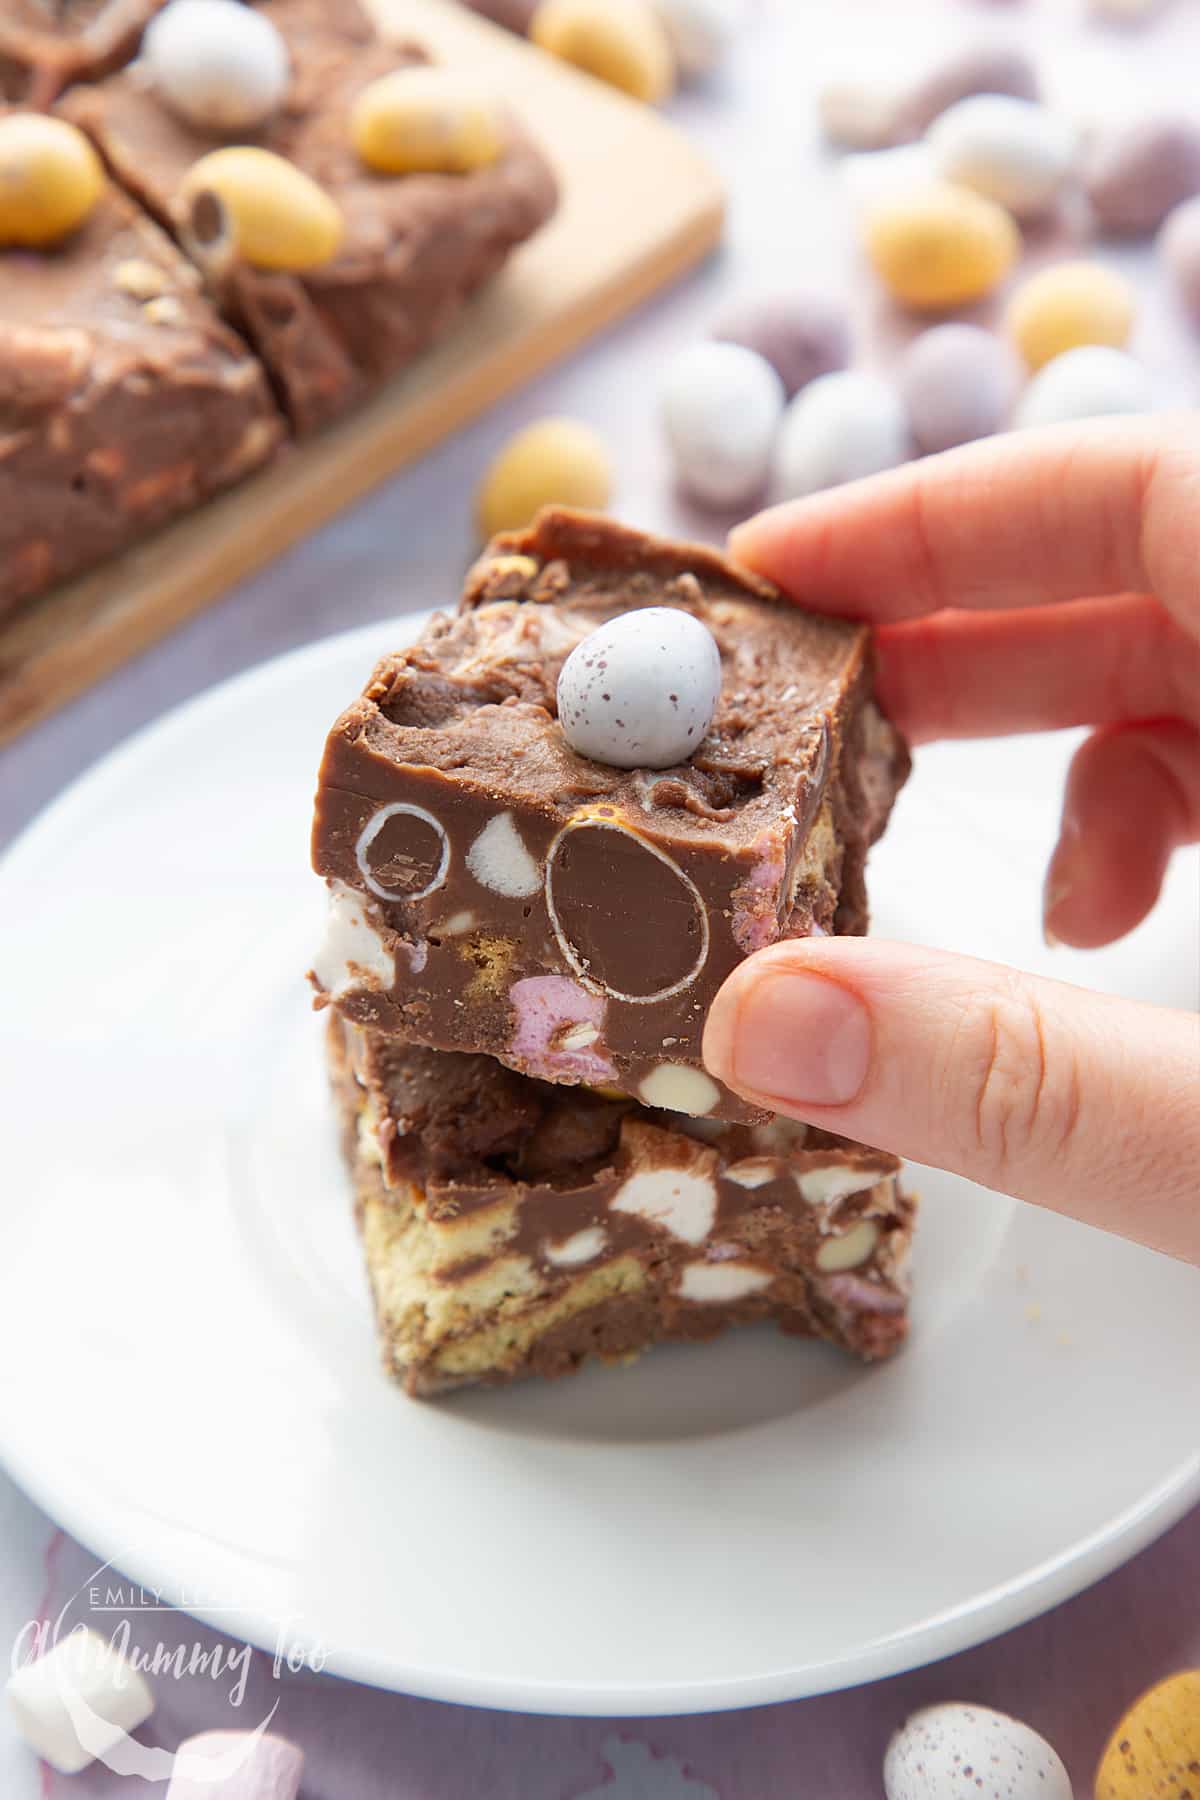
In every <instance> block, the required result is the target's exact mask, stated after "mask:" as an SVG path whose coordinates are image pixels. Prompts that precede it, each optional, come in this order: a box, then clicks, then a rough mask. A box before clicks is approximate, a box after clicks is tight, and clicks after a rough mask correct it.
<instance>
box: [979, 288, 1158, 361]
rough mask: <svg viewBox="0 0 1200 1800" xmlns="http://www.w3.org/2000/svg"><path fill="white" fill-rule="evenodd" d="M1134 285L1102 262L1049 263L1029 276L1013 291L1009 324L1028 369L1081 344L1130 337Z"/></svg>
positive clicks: (1117, 342) (1117, 345)
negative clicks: (1131, 285)
mask: <svg viewBox="0 0 1200 1800" xmlns="http://www.w3.org/2000/svg"><path fill="white" fill-rule="evenodd" d="M1134 305H1135V301H1134V294H1133V289H1132V288H1131V287H1130V285H1129V283H1128V282H1127V281H1126V280H1124V278H1123V277H1122V276H1120V275H1118V274H1116V272H1115V271H1114V270H1112V269H1106V268H1105V267H1104V266H1103V264H1101V263H1094V262H1063V263H1054V264H1053V265H1052V266H1051V267H1050V268H1048V269H1040V270H1039V271H1038V273H1037V274H1036V275H1031V276H1030V277H1029V280H1028V281H1026V282H1024V283H1023V284H1022V286H1021V287H1020V288H1018V290H1017V292H1016V293H1015V294H1014V295H1013V297H1012V300H1011V302H1010V303H1009V308H1008V329H1009V332H1010V334H1011V336H1012V338H1013V341H1014V342H1015V344H1016V346H1017V349H1018V350H1019V351H1020V352H1021V355H1022V356H1023V357H1024V358H1025V361H1026V362H1027V363H1028V364H1029V367H1030V368H1031V369H1040V368H1041V367H1042V366H1043V365H1044V364H1045V363H1048V362H1051V361H1052V360H1053V358H1054V357H1056V356H1061V355H1062V354H1063V352H1064V351H1066V350H1076V349H1078V348H1079V346H1080V345H1081V344H1108V345H1110V346H1111V347H1112V348H1113V349H1114V350H1119V349H1121V348H1122V347H1123V346H1124V345H1125V344H1126V343H1128V341H1129V333H1130V330H1131V328H1132V326H1133V314H1134Z"/></svg>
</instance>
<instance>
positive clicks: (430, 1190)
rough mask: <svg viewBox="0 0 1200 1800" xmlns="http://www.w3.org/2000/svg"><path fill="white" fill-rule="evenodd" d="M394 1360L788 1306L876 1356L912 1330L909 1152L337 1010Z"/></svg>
mask: <svg viewBox="0 0 1200 1800" xmlns="http://www.w3.org/2000/svg"><path fill="white" fill-rule="evenodd" d="M328 1046H329V1060H330V1071H331V1075H332V1079H333V1084H334V1092H335V1096H336V1100H337V1105H338V1110H339V1113H340V1116H341V1122H342V1126H343V1136H344V1144H345V1150H346V1156H347V1160H348V1162H349V1165H350V1169H351V1172H352V1176H353V1180H354V1187H355V1196H356V1215H357V1219H358V1224H359V1229H360V1232H361V1235H362V1240H363V1245H364V1250H365V1254H366V1263H367V1273H368V1278H369V1281H370V1286H371V1292H372V1296H373V1299H374V1304H375V1312H376V1318H377V1322H378V1329H379V1337H380V1345H381V1349H382V1353H383V1359H384V1363H385V1366H386V1367H387V1369H388V1370H389V1372H390V1373H391V1374H393V1375H394V1376H395V1377H397V1379H399V1380H401V1381H402V1382H403V1383H404V1385H405V1386H406V1387H407V1389H408V1391H409V1392H410V1393H413V1394H434V1393H438V1392H440V1391H443V1390H445V1389H448V1388H456V1387H463V1386H467V1385H472V1384H477V1383H498V1382H507V1381H512V1380H516V1379H518V1378H520V1377H522V1376H526V1375H543V1376H554V1375H564V1374H569V1373H571V1372H573V1371H574V1370H576V1369H578V1368H579V1367H580V1365H581V1364H582V1363H584V1362H585V1361H587V1360H588V1359H590V1358H592V1357H598V1358H601V1359H603V1360H608V1361H615V1360H621V1361H624V1360H627V1359H628V1358H629V1357H631V1356H633V1355H636V1354H637V1353H638V1352H639V1351H642V1350H645V1349H647V1348H648V1347H649V1346H650V1345H652V1344H655V1343H659V1342H663V1341H665V1340H671V1339H693V1340H696V1339H705V1338H711V1337H714V1336H716V1335H717V1334H718V1333H720V1332H721V1331H723V1330H725V1329H726V1328H727V1327H728V1326H731V1325H738V1324H749V1323H753V1322H756V1321H761V1320H769V1321H772V1322H774V1323H775V1324H777V1325H778V1326H780V1328H781V1329H782V1330H784V1331H786V1332H789V1333H792V1334H794V1335H796V1336H800V1337H819V1338H824V1339H826V1340H827V1341H828V1342H830V1343H833V1344H836V1345H838V1346H839V1347H840V1348H842V1349H844V1350H847V1351H849V1352H850V1353H851V1354H852V1355H854V1356H858V1357H861V1358H863V1359H864V1360H867V1361H874V1360H877V1359H879V1358H882V1357H886V1356H890V1355H892V1354H893V1353H894V1352H895V1351H896V1350H898V1349H899V1348H900V1346H901V1345H902V1344H903V1342H904V1339H905V1336H906V1334H907V1330H908V1305H907V1297H908V1260H909V1250H910V1246H911V1239H912V1231H913V1224H914V1220H915V1212H916V1208H915V1203H914V1202H913V1201H912V1200H911V1199H910V1198H909V1197H908V1196H906V1195H905V1194H904V1193H903V1192H902V1191H901V1188H900V1165H899V1163H898V1162H897V1160H896V1158H895V1157H894V1156H888V1155H886V1154H885V1153H884V1152H882V1151H876V1150H867V1149H864V1148H863V1147H862V1146H861V1145H858V1144H851V1143H847V1142H845V1141H844V1140H842V1139H840V1138H836V1137H833V1136H830V1135H829V1134H828V1133H824V1132H817V1131H811V1130H809V1131H806V1130H805V1128H804V1127H803V1126H802V1125H793V1124H791V1123H789V1122H787V1121H784V1120H777V1121H773V1122H771V1123H770V1124H767V1125H757V1126H744V1125H722V1124H715V1123H712V1122H710V1121H693V1120H681V1119H680V1118H678V1116H673V1115H671V1114H665V1113H658V1112H653V1111H651V1110H649V1109H647V1108H645V1107H641V1106H638V1105H637V1104H636V1103H634V1102H633V1101H630V1100H610V1099H606V1098H604V1097H603V1096H602V1095H598V1094H586V1093H585V1094H581V1093H573V1092H571V1090H569V1089H565V1088H562V1087H558V1086H553V1085H550V1084H548V1083H545V1082H540V1081H533V1080H531V1079H529V1078H528V1077H527V1076H522V1075H516V1074H514V1073H513V1072H512V1071H511V1070H509V1069H506V1068H504V1067H503V1066H502V1065H501V1064H499V1063H497V1062H495V1061H494V1060H493V1059H492V1058H490V1057H486V1056H463V1055H458V1054H455V1053H453V1052H451V1053H446V1052H441V1051H437V1050H426V1049H420V1048H417V1047H416V1046H413V1045H409V1044H404V1043H401V1042H399V1041H398V1040H396V1039H394V1038H386V1037H382V1036H380V1035H379V1034H378V1033H374V1032H365V1031H362V1030H361V1029H360V1028H358V1027H356V1026H349V1025H346V1024H345V1023H344V1022H343V1021H342V1020H340V1019H339V1018H338V1017H337V1016H336V1014H335V1015H333V1016H332V1017H331V1019H330V1024H329V1039H328Z"/></svg>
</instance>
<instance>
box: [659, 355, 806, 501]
mask: <svg viewBox="0 0 1200 1800" xmlns="http://www.w3.org/2000/svg"><path fill="white" fill-rule="evenodd" d="M784 401H785V395H784V391H783V383H782V382H781V381H780V379H779V376H778V375H777V374H776V372H775V370H774V369H773V368H772V367H771V365H770V363H769V362H768V361H767V359H766V358H765V357H764V356H759V355H758V353H757V352H756V351H754V350H747V349H746V348H745V346H744V345H742V344H715V343H713V344H692V345H690V346H689V347H688V349H686V350H681V351H679V352H678V353H677V355H675V356H674V357H673V358H672V359H671V362H670V364H669V366H668V368H667V372H666V376H665V379H664V381H663V385H662V391H661V403H662V419H663V428H664V430H665V432H666V437H667V443H668V446H669V447H670V451H671V455H672V458H673V460H674V463H675V472H676V475H677V476H678V479H679V482H680V485H681V486H682V487H683V488H684V489H686V491H687V492H688V493H689V494H691V495H692V496H693V498H694V499H696V500H699V501H700V502H702V504H704V505H706V506H714V507H722V508H725V507H739V506H742V505H744V504H745V503H746V502H747V501H749V500H752V499H753V498H754V496H755V495H756V494H757V493H758V492H759V490H760V489H761V488H762V487H763V485H764V483H765V482H766V479H767V474H768V471H769V469H770V466H771V447H772V445H773V444H774V442H775V434H776V432H777V431H778V429H779V421H780V419H781V418H782V417H783V408H784Z"/></svg>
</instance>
